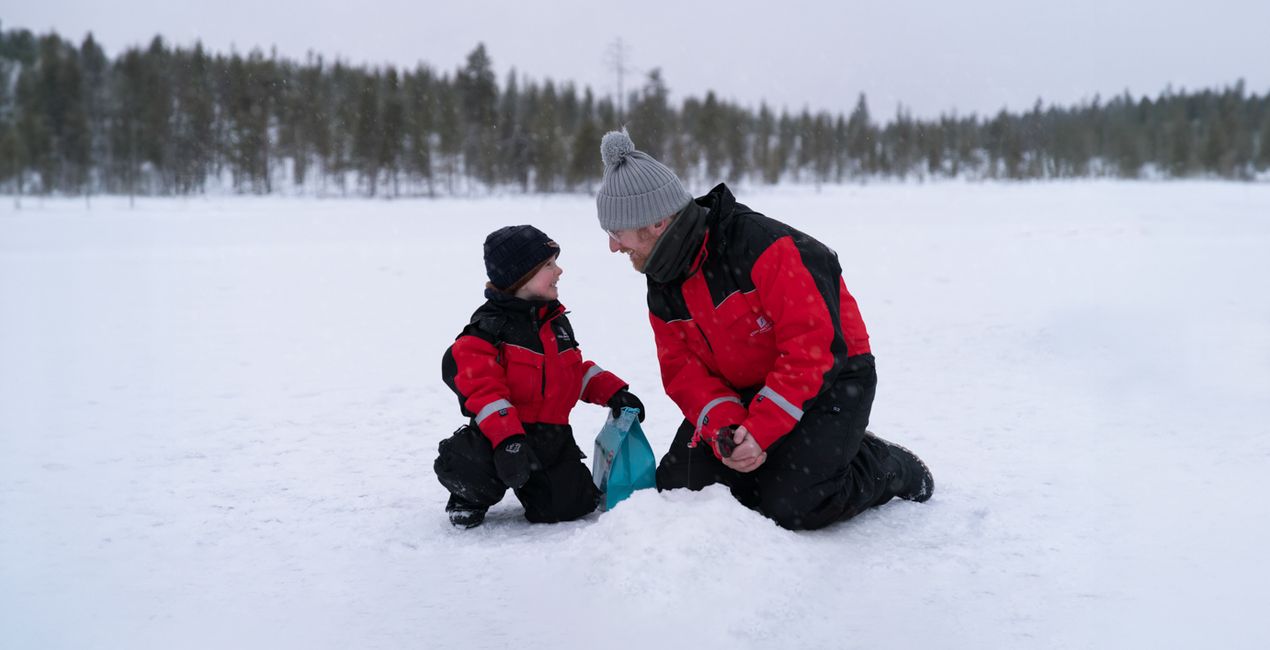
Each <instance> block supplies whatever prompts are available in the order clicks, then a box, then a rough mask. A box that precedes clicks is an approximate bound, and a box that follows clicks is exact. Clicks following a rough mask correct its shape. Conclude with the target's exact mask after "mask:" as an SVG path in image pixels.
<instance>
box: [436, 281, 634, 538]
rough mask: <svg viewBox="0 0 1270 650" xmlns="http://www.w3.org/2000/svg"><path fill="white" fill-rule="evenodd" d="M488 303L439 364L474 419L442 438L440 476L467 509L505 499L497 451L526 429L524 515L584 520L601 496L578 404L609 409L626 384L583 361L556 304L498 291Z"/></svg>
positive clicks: (543, 519)
mask: <svg viewBox="0 0 1270 650" xmlns="http://www.w3.org/2000/svg"><path fill="white" fill-rule="evenodd" d="M486 298H488V300H487V301H486V303H485V304H484V305H482V306H481V307H480V308H479V309H477V310H476V312H475V313H474V314H472V319H471V322H470V324H469V325H468V326H467V327H465V328H464V329H463V332H462V333H461V334H460V335H459V336H458V338H457V339H456V340H455V341H454V344H453V345H451V346H450V347H449V349H447V350H446V352H445V356H444V358H443V360H442V363H441V374H442V376H443V378H444V379H445V383H446V384H447V385H448V386H449V387H450V388H451V389H452V390H453V391H454V392H455V394H457V395H458V398H459V408H460V409H461V410H462V412H463V415H466V416H468V417H470V418H471V421H470V422H469V423H468V424H466V425H464V426H463V427H461V428H460V429H459V430H458V431H456V432H455V433H454V435H452V436H450V437H449V438H447V439H446V440H443V441H441V445H440V449H439V454H438V457H437V460H436V463H435V464H434V468H435V470H436V474H437V478H438V479H439V480H440V481H441V484H442V485H444V486H445V487H446V489H448V490H449V491H450V493H451V494H452V495H454V499H456V500H457V501H458V502H460V503H461V505H462V506H464V507H468V508H472V509H484V508H488V507H490V506H492V505H494V504H495V503H498V502H499V501H500V500H501V499H502V498H503V496H504V494H505V493H506V491H507V486H506V485H505V484H504V483H503V482H502V481H500V480H499V479H498V475H497V474H496V473H495V470H494V460H493V453H494V451H493V450H494V448H496V447H497V446H498V444H499V443H500V442H502V441H503V440H505V439H507V438H508V437H510V436H514V435H518V434H522V433H523V434H525V437H526V440H527V441H528V444H529V446H530V449H531V450H532V451H533V455H534V456H535V457H536V458H537V460H538V465H537V467H536V468H535V469H534V470H533V471H532V473H531V475H530V478H529V482H528V483H526V484H525V485H524V486H523V487H521V488H519V489H516V490H515V494H516V497H517V498H518V499H519V500H520V502H521V504H522V505H524V507H525V518H526V519H528V520H529V521H532V522H556V521H568V520H571V519H577V518H578V517H581V516H583V515H586V514H587V513H590V512H591V511H593V510H595V507H596V490H595V485H594V483H592V480H591V473H590V471H589V470H588V469H587V467H586V465H585V464H584V463H583V462H582V459H583V458H585V455H584V454H583V453H582V450H581V449H579V448H578V445H577V443H576V442H575V441H574V439H573V430H572V429H571V428H570V426H569V413H570V411H572V410H573V407H574V405H575V404H577V403H578V401H579V400H583V401H587V402H590V403H592V404H601V405H603V404H605V403H607V402H608V401H609V400H610V398H612V397H613V395H614V393H616V392H617V391H619V390H621V389H622V388H625V387H626V382H624V381H622V380H621V379H619V378H618V377H617V376H616V375H614V374H613V373H611V372H608V371H607V370H604V369H603V368H600V367H599V366H597V365H596V364H595V363H594V362H592V361H587V360H585V359H583V358H582V352H581V350H580V349H579V348H578V341H577V338H576V337H575V336H574V335H573V327H572V326H571V325H570V324H569V320H568V318H566V317H565V309H564V307H563V306H562V305H561V304H560V303H559V302H557V301H554V300H553V301H550V302H542V301H528V300H521V299H518V298H514V297H511V296H508V295H506V294H502V293H499V292H497V291H492V290H489V291H486Z"/></svg>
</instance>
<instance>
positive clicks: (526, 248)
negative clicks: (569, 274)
mask: <svg viewBox="0 0 1270 650" xmlns="http://www.w3.org/2000/svg"><path fill="white" fill-rule="evenodd" d="M559 254H560V245H559V244H557V243H556V242H554V241H552V240H551V238H550V237H548V236H547V233H544V232H543V231H541V230H538V229H537V228H535V227H533V226H506V227H503V228H499V229H498V230H495V231H494V232H492V233H490V234H489V236H488V237H486V238H485V274H486V275H488V276H489V283H490V285H491V286H493V287H494V288H495V289H498V290H499V291H502V292H505V293H515V292H516V290H517V289H519V288H520V287H521V286H522V285H524V284H525V283H526V282H528V281H529V278H531V277H533V274H534V273H536V272H537V271H538V269H540V268H542V265H544V264H546V263H547V260H550V259H551V258H553V257H555V256H557V255H559Z"/></svg>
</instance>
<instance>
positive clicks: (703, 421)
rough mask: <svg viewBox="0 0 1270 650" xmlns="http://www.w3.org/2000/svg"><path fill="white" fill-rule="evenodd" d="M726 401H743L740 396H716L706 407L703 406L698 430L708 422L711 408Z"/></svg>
mask: <svg viewBox="0 0 1270 650" xmlns="http://www.w3.org/2000/svg"><path fill="white" fill-rule="evenodd" d="M724 402H736V403H737V404H740V403H741V399H740V398H738V397H732V396H728V397H716V398H714V399H712V400H710V403H709V404H706V407H705V408H703V409H701V415H699V416H697V430H698V431H700V430H701V427H703V426H705V424H706V414H707V413H709V412H710V409H712V408H714V407H716V406H718V405H720V404H722V403H724Z"/></svg>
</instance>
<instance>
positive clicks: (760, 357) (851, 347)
mask: <svg viewBox="0 0 1270 650" xmlns="http://www.w3.org/2000/svg"><path fill="white" fill-rule="evenodd" d="M645 272H646V273H648V276H649V277H648V307H649V312H650V314H649V319H650V321H651V322H652V326H653V333H654V336H655V337H656V341H657V359H658V361H659V362H660V364H661V375H662V383H663V384H664V386H665V388H666V393H667V394H668V395H669V396H670V398H671V399H672V400H674V402H675V403H676V404H678V405H679V408H680V410H682V411H683V413H684V416H685V417H686V418H688V420H689V421H691V422H694V423H696V426H697V434H698V435H699V436H701V437H703V438H705V439H707V440H713V439H714V437H715V435H716V434H717V432H718V430H719V429H720V428H721V427H724V426H732V425H741V424H743V425H745V428H746V429H747V430H749V431H750V433H751V434H752V435H753V436H754V438H755V441H756V442H758V443H759V445H760V446H761V447H763V448H764V449H766V448H767V447H769V446H770V445H771V444H772V443H774V442H775V441H776V440H778V439H780V438H781V437H782V436H784V435H786V434H787V433H789V432H790V431H791V430H792V429H793V428H794V427H795V426H796V425H797V424H798V422H799V421H800V420H801V419H802V415H803V411H804V410H805V409H806V408H808V406H809V405H810V404H811V403H812V402H813V401H814V400H815V399H816V398H817V396H819V395H820V394H821V393H822V392H824V391H826V390H827V389H828V388H829V387H830V386H831V385H832V384H833V383H834V381H835V380H836V379H837V377H838V375H839V373H840V372H841V371H842V368H843V367H844V366H845V365H846V360H847V358H848V357H851V356H855V355H860V354H865V353H868V352H869V334H868V332H867V330H866V329H865V325H864V320H863V319H862V318H861V317H860V310H859V308H858V307H857V306H856V301H855V298H853V297H852V296H851V294H850V293H848V292H847V287H846V283H845V282H844V281H843V279H842V267H841V265H840V264H839V262H838V255H837V253H835V252H834V251H833V250H831V249H830V248H829V247H827V246H825V245H824V244H822V243H820V242H819V241H817V240H816V239H814V238H812V237H810V236H808V235H806V234H804V233H802V232H799V231H798V230H795V229H794V228H791V227H790V226H788V225H786V224H783V223H781V222H779V221H776V220H774V219H769V218H768V217H766V216H763V215H762V214H759V213H757V212H754V211H753V210H751V209H749V208H747V207H746V206H744V205H742V204H740V203H737V202H736V199H735V198H734V197H733V196H732V193H731V192H730V191H729V190H728V188H727V187H726V186H725V185H722V184H720V185H719V186H717V187H715V188H714V189H713V190H711V192H710V193H709V194H707V195H706V196H703V197H701V198H698V199H696V201H694V202H693V203H690V204H689V205H688V207H687V208H685V210H684V211H683V212H682V213H681V214H680V215H679V218H677V219H676V220H675V221H674V222H672V224H671V226H670V227H669V228H668V229H667V230H666V232H665V233H663V235H662V238H661V239H660V240H659V241H658V243H657V245H656V248H655V249H654V251H653V254H652V256H651V257H650V259H649V261H648V267H646V269H645ZM742 393H746V394H755V393H757V395H756V396H755V397H754V398H753V400H752V401H750V403H749V406H748V408H747V407H746V406H745V404H744V403H743V402H742V400H741V398H740V395H741V394H742Z"/></svg>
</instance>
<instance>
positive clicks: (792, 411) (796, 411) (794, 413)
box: [758, 386, 803, 421]
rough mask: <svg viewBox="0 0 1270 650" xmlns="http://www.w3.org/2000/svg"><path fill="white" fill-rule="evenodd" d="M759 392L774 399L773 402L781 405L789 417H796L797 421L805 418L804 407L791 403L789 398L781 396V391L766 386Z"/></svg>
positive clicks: (762, 395) (767, 397)
mask: <svg viewBox="0 0 1270 650" xmlns="http://www.w3.org/2000/svg"><path fill="white" fill-rule="evenodd" d="M758 394H759V396H760V397H764V398H766V399H770V400H772V403H773V404H775V405H777V406H779V407H781V410H782V411H784V412H786V413H788V414H789V417H791V418H794V420H795V421H801V420H802V419H803V410H802V409H800V408H798V407H797V406H794V405H793V404H790V403H789V400H787V399H785V398H784V397H781V394H780V393H778V392H776V391H774V390H772V389H771V388H770V387H767V386H764V387H763V389H762V390H760V391H759V392H758Z"/></svg>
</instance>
